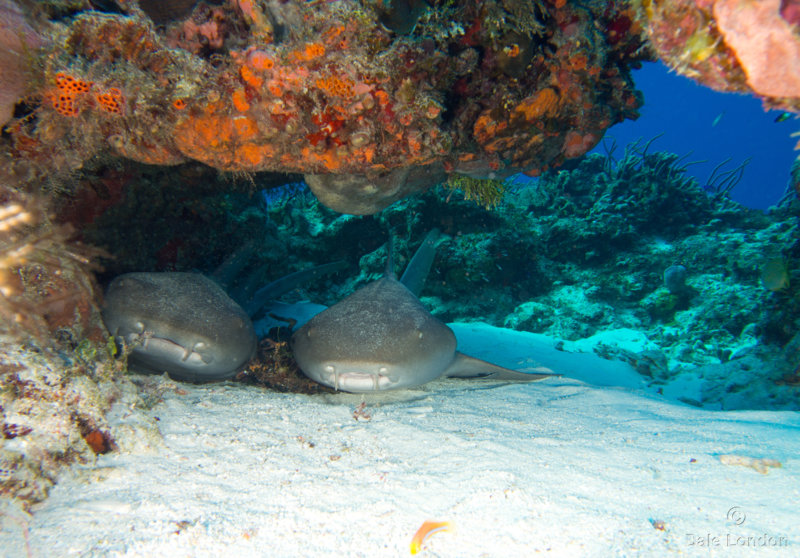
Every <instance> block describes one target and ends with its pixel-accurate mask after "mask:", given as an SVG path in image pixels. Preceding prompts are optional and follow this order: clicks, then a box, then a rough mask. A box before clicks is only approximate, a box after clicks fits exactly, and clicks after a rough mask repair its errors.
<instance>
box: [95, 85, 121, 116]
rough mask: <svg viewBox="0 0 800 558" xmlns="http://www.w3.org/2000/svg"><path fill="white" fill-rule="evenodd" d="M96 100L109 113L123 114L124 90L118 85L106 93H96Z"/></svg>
mask: <svg viewBox="0 0 800 558" xmlns="http://www.w3.org/2000/svg"><path fill="white" fill-rule="evenodd" d="M95 101H97V106H99V107H100V108H101V109H102V110H104V111H106V112H108V113H111V114H116V115H121V114H122V106H123V103H124V99H123V97H122V92H121V91H120V90H119V89H117V88H116V87H112V88H111V89H109V90H108V91H106V92H105V93H100V94H98V95H96V96H95Z"/></svg>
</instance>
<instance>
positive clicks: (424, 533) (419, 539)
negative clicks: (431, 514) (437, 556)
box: [411, 521, 453, 554]
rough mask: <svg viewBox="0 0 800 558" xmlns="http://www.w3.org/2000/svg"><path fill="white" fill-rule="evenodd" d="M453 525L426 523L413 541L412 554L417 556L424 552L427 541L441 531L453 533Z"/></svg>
mask: <svg viewBox="0 0 800 558" xmlns="http://www.w3.org/2000/svg"><path fill="white" fill-rule="evenodd" d="M452 530H453V524H452V523H450V522H449V521H426V522H425V523H423V524H422V526H421V527H420V528H419V529H417V532H416V533H415V534H414V538H413V539H411V554H417V553H418V552H419V551H420V550H422V545H423V544H425V541H426V540H427V539H428V537H430V536H431V535H433V534H434V533H438V532H439V531H452Z"/></svg>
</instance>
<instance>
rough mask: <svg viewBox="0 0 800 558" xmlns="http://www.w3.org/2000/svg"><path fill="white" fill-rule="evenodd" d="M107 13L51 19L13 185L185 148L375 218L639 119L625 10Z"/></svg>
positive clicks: (503, 7)
mask: <svg viewBox="0 0 800 558" xmlns="http://www.w3.org/2000/svg"><path fill="white" fill-rule="evenodd" d="M42 4H43V6H41V7H39V10H40V12H42V13H47V12H46V7H47V6H49V5H51V4H52V2H44V3H42ZM118 4H119V7H120V8H121V9H122V11H123V12H126V13H122V14H121V13H102V12H98V11H80V10H77V13H75V14H74V15H73V16H72V17H70V18H69V19H64V20H61V21H52V22H50V23H49V24H47V25H48V27H47V28H46V30H47V34H48V35H49V36H51V37H52V46H50V45H49V44H46V45H43V46H42V47H41V48H40V49H39V50H38V51H37V52H36V56H35V63H34V64H32V65H31V67H32V68H33V69H35V71H36V72H37V75H36V77H35V79H34V80H32V83H33V84H34V85H35V88H36V93H35V94H34V95H32V96H31V97H30V99H29V100H28V102H27V104H26V105H25V106H24V107H21V109H23V110H22V112H21V114H20V117H19V118H18V119H16V120H14V121H12V122H11V123H10V124H9V126H8V127H7V132H8V137H7V138H5V140H4V142H5V146H4V147H5V151H6V152H7V154H6V157H7V158H8V157H9V156H10V159H9V160H8V163H9V165H11V171H12V172H13V173H15V175H16V176H17V177H19V179H20V180H26V178H25V177H27V176H29V175H37V174H39V175H41V174H44V173H47V174H50V175H53V174H55V175H57V174H59V173H63V172H64V171H69V170H74V169H78V168H80V167H81V166H82V165H84V164H85V163H86V162H88V161H90V160H91V159H92V158H93V157H97V156H101V155H103V154H109V153H114V154H117V155H119V156H122V157H127V158H130V159H134V160H136V161H140V162H144V163H149V164H158V165H173V164H177V163H180V162H182V161H185V160H187V159H193V160H196V161H200V162H203V163H205V164H207V165H210V166H212V167H214V168H217V169H222V170H230V171H246V172H254V171H265V170H268V171H274V172H281V173H303V174H306V175H309V181H310V182H315V183H317V187H315V192H328V191H330V190H333V193H331V195H330V196H326V195H324V194H321V195H322V200H323V203H327V204H329V205H330V206H331V207H334V208H335V209H337V210H338V211H342V212H350V213H374V212H376V211H378V210H380V209H382V208H384V207H386V206H387V205H388V204H390V203H392V202H393V201H395V200H396V199H399V198H400V197H402V196H404V195H407V194H408V193H410V192H412V191H416V190H419V189H421V188H424V187H425V186H427V184H428V183H429V181H430V180H433V177H444V176H445V173H460V174H466V175H469V176H471V177H473V178H486V177H489V178H491V177H493V176H495V175H496V174H497V173H501V174H504V175H505V174H508V173H509V172H512V171H515V170H526V171H530V172H534V173H538V172H541V171H542V170H544V169H546V168H549V167H556V166H559V165H560V164H562V163H563V162H564V161H565V160H566V159H572V158H576V157H579V156H580V155H582V154H584V153H585V152H586V151H587V150H589V149H590V148H591V147H593V146H594V145H595V144H596V143H597V142H598V141H599V139H600V138H601V137H602V135H603V133H604V131H605V130H606V129H607V128H608V127H609V126H611V125H612V124H614V123H616V122H620V121H622V120H624V119H626V118H635V117H636V116H637V112H636V110H637V108H638V106H639V105H640V104H641V100H640V98H639V97H638V96H637V94H636V92H635V91H634V89H633V84H632V81H631V78H630V73H629V69H630V67H632V66H636V65H637V64H638V63H639V61H641V60H644V59H647V58H648V56H649V55H648V53H647V49H646V48H644V44H643V40H642V37H643V35H642V29H641V28H639V27H637V24H636V23H635V22H633V20H632V17H633V11H632V10H631V9H630V8H629V7H628V6H627V5H626V4H625V3H623V2H612V3H604V4H602V5H600V4H598V3H586V4H577V3H575V4H573V3H564V2H555V3H553V2H539V1H537V2H534V3H533V4H532V5H531V6H527V4H526V5H524V6H523V3H517V2H508V1H502V2H501V1H496V0H487V1H485V2H480V3H474V2H443V3H438V2H437V3H436V4H435V5H430V6H429V5H428V4H427V3H425V2H416V3H414V8H413V9H410V8H409V9H405V10H404V9H401V6H402V5H405V4H404V3H392V4H390V5H386V4H385V3H383V2H372V1H364V2H356V1H341V2H318V3H313V5H312V4H311V3H308V2H304V1H300V0H290V1H288V2H280V3H278V2H269V1H266V0H252V1H247V2H236V1H233V0H229V1H228V2H226V3H224V5H222V6H209V5H206V4H205V3H203V2H200V3H197V5H196V6H194V3H192V2H181V3H179V4H176V3H172V4H170V6H173V5H174V7H176V9H177V11H178V12H181V11H182V10H188V9H189V8H192V7H194V10H193V11H192V12H191V13H189V14H188V15H186V16H183V15H181V14H180V13H179V14H177V15H176V14H175V13H170V14H165V13H164V12H165V11H166V10H165V9H163V8H162V9H161V11H159V12H158V13H156V12H155V10H156V7H155V4H158V3H153V2H149V3H146V4H145V5H142V8H144V11H142V10H140V9H138V8H136V6H135V3H127V2H124V3H123V2H120V3H118ZM148 14H149V15H150V16H152V17H154V18H156V19H159V21H158V22H159V23H163V25H160V26H154V25H153V22H152V21H151V20H150V18H149V17H148ZM162 16H163V21H161V19H162ZM176 18H177V19H176ZM623 22H624V23H623ZM609 26H610V27H609ZM623 27H624V28H625V32H624V33H622V32H621V30H622V28H623ZM606 29H610V31H606ZM29 81H31V80H29ZM326 175H336V176H337V178H335V179H331V178H326ZM406 175H407V176H408V177H407V178H406ZM312 176H313V178H312ZM387 176H388V177H389V178H386V177H387ZM415 176H418V177H423V176H425V177H427V178H428V180H426V181H423V180H416V181H415V180H414V177H415ZM332 183H335V184H332Z"/></svg>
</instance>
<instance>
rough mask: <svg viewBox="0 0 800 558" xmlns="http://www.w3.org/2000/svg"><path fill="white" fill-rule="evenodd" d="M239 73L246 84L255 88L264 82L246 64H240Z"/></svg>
mask: <svg viewBox="0 0 800 558" xmlns="http://www.w3.org/2000/svg"><path fill="white" fill-rule="evenodd" d="M239 75H241V76H242V80H244V82H245V83H246V84H247V85H250V86H251V87H254V88H256V89H258V88H259V87H261V84H262V83H264V80H263V79H261V78H260V77H258V76H257V75H256V74H254V73H253V70H251V69H250V68H248V67H247V66H242V67H241V68H239Z"/></svg>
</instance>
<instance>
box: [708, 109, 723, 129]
mask: <svg viewBox="0 0 800 558" xmlns="http://www.w3.org/2000/svg"><path fill="white" fill-rule="evenodd" d="M723 116H725V111H724V110H723V111H722V112H721V113H719V114H718V115H717V117H716V118H715V119H714V121H713V122H712V123H711V127H712V128H713V127H715V126H716V125H717V124H719V121H720V120H722V117H723Z"/></svg>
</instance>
